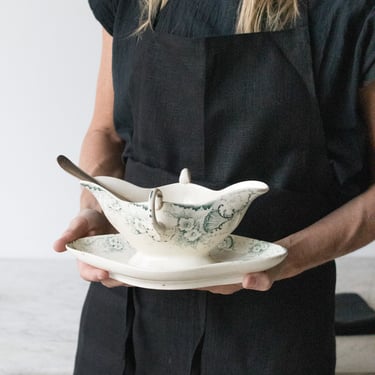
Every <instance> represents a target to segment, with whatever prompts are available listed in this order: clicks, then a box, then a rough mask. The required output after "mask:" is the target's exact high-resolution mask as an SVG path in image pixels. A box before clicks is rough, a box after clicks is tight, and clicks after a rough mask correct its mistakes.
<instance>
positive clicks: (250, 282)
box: [242, 272, 274, 292]
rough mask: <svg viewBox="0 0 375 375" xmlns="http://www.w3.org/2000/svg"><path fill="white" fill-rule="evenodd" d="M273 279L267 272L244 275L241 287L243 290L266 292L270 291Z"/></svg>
mask: <svg viewBox="0 0 375 375" xmlns="http://www.w3.org/2000/svg"><path fill="white" fill-rule="evenodd" d="M273 282H274V279H273V278H272V277H271V275H270V274H269V273H267V272H256V273H250V274H247V275H245V277H244V278H243V281H242V286H243V287H244V288H245V289H252V290H258V291H262V292H264V291H267V290H269V289H271V287H272V284H273Z"/></svg>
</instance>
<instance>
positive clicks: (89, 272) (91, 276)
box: [77, 261, 109, 282]
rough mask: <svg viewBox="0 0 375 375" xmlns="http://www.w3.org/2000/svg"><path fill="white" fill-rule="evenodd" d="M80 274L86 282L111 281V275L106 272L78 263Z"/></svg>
mask: <svg viewBox="0 0 375 375" xmlns="http://www.w3.org/2000/svg"><path fill="white" fill-rule="evenodd" d="M77 265H78V270H79V274H80V275H81V277H82V279H84V280H86V281H95V282H98V281H105V280H108V279H109V273H108V272H107V271H105V270H102V269H99V268H96V267H93V266H91V265H89V264H86V263H83V262H80V261H77Z"/></svg>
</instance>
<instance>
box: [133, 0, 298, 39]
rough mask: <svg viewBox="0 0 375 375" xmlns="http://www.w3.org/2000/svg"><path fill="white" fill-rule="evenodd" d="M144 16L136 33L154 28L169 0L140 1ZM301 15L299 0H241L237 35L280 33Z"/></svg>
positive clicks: (142, 15) (238, 11)
mask: <svg viewBox="0 0 375 375" xmlns="http://www.w3.org/2000/svg"><path fill="white" fill-rule="evenodd" d="M140 2H141V9H142V14H141V18H140V21H139V27H138V29H137V30H136V33H142V32H143V31H145V30H146V29H147V28H148V27H150V28H152V24H153V21H154V20H155V18H156V16H157V14H158V12H159V11H160V9H163V8H164V7H165V5H166V4H167V2H168V0H140ZM298 15H299V11H298V0H241V1H240V3H239V6H238V10H237V25H236V33H238V34H241V33H253V32H259V31H278V30H283V29H285V28H286V27H288V26H290V25H293V24H294V23H295V22H296V19H297V17H298Z"/></svg>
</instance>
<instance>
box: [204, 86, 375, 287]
mask: <svg viewBox="0 0 375 375" xmlns="http://www.w3.org/2000/svg"><path fill="white" fill-rule="evenodd" d="M360 97H361V109H362V115H363V117H364V119H365V121H366V124H367V126H368V129H369V133H368V134H369V148H370V149H369V163H370V167H371V171H372V180H373V184H372V185H371V186H370V187H369V188H368V189H367V191H365V192H364V193H362V194H361V195H359V196H358V197H356V198H355V199H353V200H351V201H349V202H348V203H346V204H345V205H343V206H342V207H340V208H338V209H337V210H335V211H333V212H332V213H331V214H329V215H327V216H325V217H324V218H322V219H321V220H319V221H317V222H316V223H314V224H312V225H310V226H309V227H307V228H305V229H303V230H301V231H299V232H296V233H293V234H291V235H290V236H288V237H286V238H283V239H281V240H280V241H278V243H279V244H280V245H282V246H284V247H286V248H287V249H288V252H289V253H288V257H287V258H286V259H285V260H284V261H283V262H282V263H281V264H280V265H278V266H276V267H274V268H272V269H270V270H268V271H266V272H257V273H253V274H248V275H246V276H245V277H244V279H243V282H242V284H237V285H224V286H214V287H209V288H206V290H209V291H211V292H214V293H221V294H231V293H234V292H236V291H238V290H240V289H242V288H246V289H254V290H260V291H261V290H268V289H270V288H271V286H272V284H273V282H274V281H277V280H282V279H286V278H290V277H293V276H296V275H298V274H300V273H302V272H303V271H306V270H308V269H310V268H313V267H316V266H318V265H321V264H323V263H326V262H328V261H330V260H333V259H335V258H338V257H340V256H343V255H345V254H348V253H350V252H353V251H355V250H357V249H359V248H361V247H363V246H365V245H367V244H368V243H370V242H371V241H374V240H375V82H373V83H371V84H369V85H368V86H366V87H365V88H363V89H361V91H360Z"/></svg>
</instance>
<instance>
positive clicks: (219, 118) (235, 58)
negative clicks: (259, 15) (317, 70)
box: [75, 6, 341, 375]
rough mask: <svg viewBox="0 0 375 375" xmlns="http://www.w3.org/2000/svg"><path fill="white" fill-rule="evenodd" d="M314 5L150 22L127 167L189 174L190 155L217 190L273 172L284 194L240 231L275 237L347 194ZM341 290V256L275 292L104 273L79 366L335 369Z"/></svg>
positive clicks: (206, 371) (131, 105)
mask: <svg viewBox="0 0 375 375" xmlns="http://www.w3.org/2000/svg"><path fill="white" fill-rule="evenodd" d="M307 13H308V12H307V7H306V6H301V17H300V19H299V21H298V24H297V25H296V27H294V28H293V29H288V30H284V31H280V32H262V33H252V34H241V35H228V36H218V37H206V38H184V37H180V36H175V35H171V34H164V33H160V32H157V27H156V32H153V31H147V32H146V33H145V34H143V35H142V37H141V39H140V40H139V42H138V43H137V47H136V50H135V55H134V63H133V68H132V69H133V71H132V75H131V79H130V82H129V87H128V88H127V89H126V90H125V89H124V88H119V89H118V90H116V87H115V92H117V98H116V100H122V101H123V103H124V105H125V106H126V111H125V113H126V116H127V118H124V119H123V120H124V121H125V122H127V123H129V124H132V137H131V142H128V144H127V146H126V150H125V157H126V179H127V180H128V181H130V182H132V183H135V184H137V185H140V186H145V187H153V186H158V185H163V184H168V183H173V182H176V181H177V179H178V175H179V172H180V170H181V169H182V168H184V167H188V168H189V169H190V171H191V174H192V179H193V181H194V182H196V183H199V184H202V185H204V186H207V187H210V188H215V189H220V188H223V187H225V186H228V185H230V184H233V183H235V182H238V181H241V180H245V179H257V180H261V181H264V182H266V183H268V184H269V186H270V192H269V193H267V194H265V195H264V196H262V197H260V198H258V199H257V200H256V201H255V202H254V203H253V204H252V206H251V207H250V209H249V210H248V212H247V214H246V216H245V218H244V219H243V221H242V223H241V224H240V226H239V228H238V230H237V231H236V234H239V235H243V236H248V237H254V238H258V239H262V240H267V241H276V240H278V239H280V238H283V237H284V236H286V235H289V234H291V233H293V232H295V231H298V230H300V229H302V228H304V227H306V226H308V225H309V224H311V223H313V222H315V221H316V220H318V219H319V218H321V217H322V216H324V215H326V214H327V213H328V212H330V211H332V210H333V209H335V208H336V207H337V206H338V205H340V203H341V202H340V194H339V193H338V190H337V187H336V182H335V180H334V177H333V173H332V170H331V166H330V163H329V160H328V157H327V150H326V144H325V143H326V142H325V137H324V132H323V126H322V121H321V118H320V111H319V106H318V102H317V98H316V94H315V86H314V77H313V73H312V61H311V52H310V40H309V30H308V14H307ZM160 17H162V12H161V13H160ZM125 42H126V41H123V43H125ZM119 131H121V129H119ZM334 289H335V267H334V263H333V262H330V263H327V264H325V265H323V266H320V267H317V268H315V269H312V270H309V271H307V272H304V273H303V274H301V275H298V276H297V277H294V278H292V279H288V280H283V281H279V282H276V283H275V284H274V286H273V287H272V289H271V290H270V291H267V292H256V291H249V290H242V291H240V292H238V293H235V294H233V295H229V296H222V295H215V294H211V293H207V292H203V291H194V290H187V291H153V290H147V289H141V288H129V289H127V288H123V287H120V288H115V289H107V288H105V287H103V286H102V285H101V284H92V286H91V288H90V291H89V293H88V297H87V300H86V303H85V306H84V310H83V316H82V322H81V332H80V340H79V346H78V351H77V361H76V370H75V374H76V375H78V374H79V375H88V374H90V375H120V374H123V373H124V374H126V375H133V374H137V375H167V374H170V375H190V374H200V375H231V374H233V375H245V374H246V375H329V374H334V367H335V340H334V326H333V321H334Z"/></svg>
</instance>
